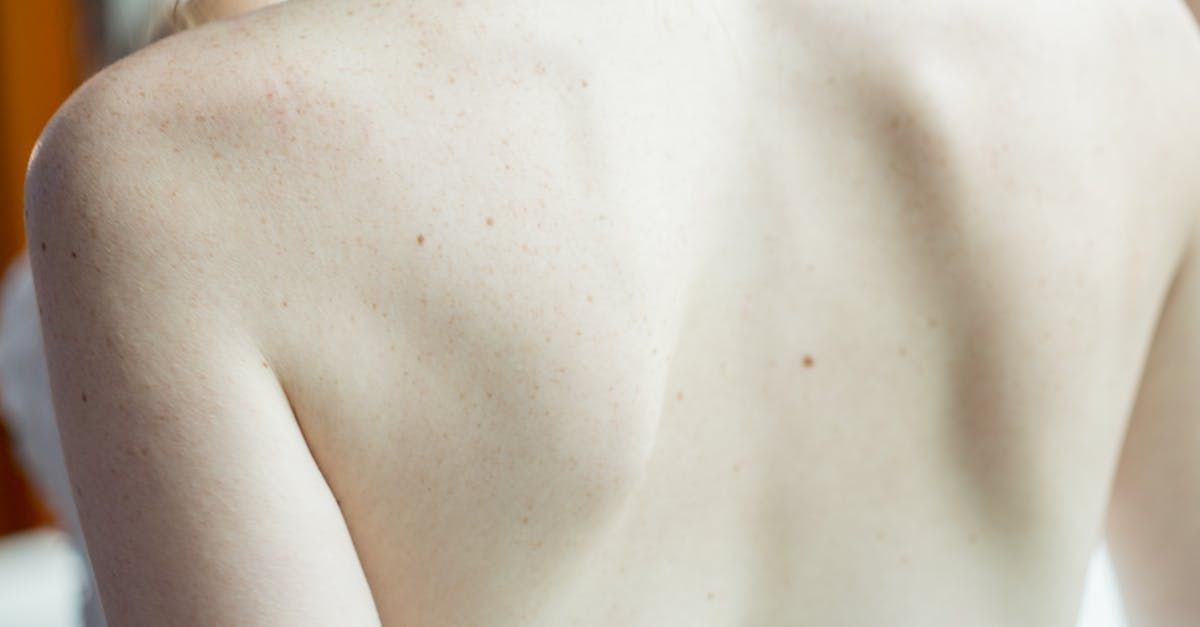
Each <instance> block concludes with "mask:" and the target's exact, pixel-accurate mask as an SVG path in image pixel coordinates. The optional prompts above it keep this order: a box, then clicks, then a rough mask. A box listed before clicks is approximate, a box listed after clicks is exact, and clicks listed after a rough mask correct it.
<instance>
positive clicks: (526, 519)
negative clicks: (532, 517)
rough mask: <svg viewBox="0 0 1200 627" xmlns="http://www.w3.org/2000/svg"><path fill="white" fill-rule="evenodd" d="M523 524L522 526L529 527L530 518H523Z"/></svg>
mask: <svg viewBox="0 0 1200 627" xmlns="http://www.w3.org/2000/svg"><path fill="white" fill-rule="evenodd" d="M521 524H522V525H528V524H529V517H528V516H525V517H523V518H521Z"/></svg>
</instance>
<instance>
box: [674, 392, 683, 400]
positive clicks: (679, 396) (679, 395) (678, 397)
mask: <svg viewBox="0 0 1200 627" xmlns="http://www.w3.org/2000/svg"><path fill="white" fill-rule="evenodd" d="M675 400H677V401H682V400H683V391H682V390H680V391H678V392H676V393H675Z"/></svg>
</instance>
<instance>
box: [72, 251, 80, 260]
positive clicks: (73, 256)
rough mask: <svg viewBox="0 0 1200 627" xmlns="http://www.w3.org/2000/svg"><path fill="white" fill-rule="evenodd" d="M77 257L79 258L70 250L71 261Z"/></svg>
mask: <svg viewBox="0 0 1200 627" xmlns="http://www.w3.org/2000/svg"><path fill="white" fill-rule="evenodd" d="M78 257H79V255H76V254H75V251H73V250H72V251H71V259H76V258H78Z"/></svg>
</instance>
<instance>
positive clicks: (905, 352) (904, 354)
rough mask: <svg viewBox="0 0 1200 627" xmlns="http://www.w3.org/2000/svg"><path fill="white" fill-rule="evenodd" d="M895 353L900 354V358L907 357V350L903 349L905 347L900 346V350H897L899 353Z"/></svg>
mask: <svg viewBox="0 0 1200 627" xmlns="http://www.w3.org/2000/svg"><path fill="white" fill-rule="evenodd" d="M897 352H898V353H900V356H901V357H907V356H908V349H907V348H905V347H903V346H901V347H900V350H899V351H897Z"/></svg>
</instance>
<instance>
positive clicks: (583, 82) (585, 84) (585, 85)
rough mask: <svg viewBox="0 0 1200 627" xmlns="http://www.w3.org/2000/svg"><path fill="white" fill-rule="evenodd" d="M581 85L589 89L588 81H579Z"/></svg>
mask: <svg viewBox="0 0 1200 627" xmlns="http://www.w3.org/2000/svg"><path fill="white" fill-rule="evenodd" d="M579 84H580V85H583V86H584V87H587V81H586V80H583V81H579Z"/></svg>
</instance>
